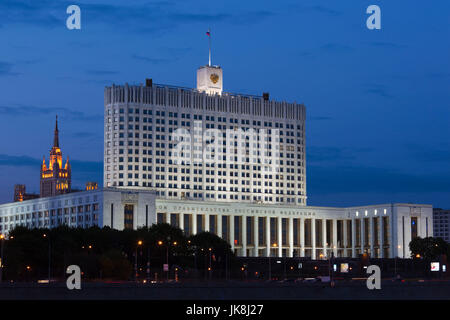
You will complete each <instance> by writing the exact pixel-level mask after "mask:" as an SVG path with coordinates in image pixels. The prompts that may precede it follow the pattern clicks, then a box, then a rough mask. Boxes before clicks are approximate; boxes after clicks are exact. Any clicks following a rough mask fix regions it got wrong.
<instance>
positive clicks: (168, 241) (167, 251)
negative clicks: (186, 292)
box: [158, 238, 177, 281]
mask: <svg viewBox="0 0 450 320" xmlns="http://www.w3.org/2000/svg"><path fill="white" fill-rule="evenodd" d="M163 244H164V243H163V242H162V241H161V240H160V241H158V245H159V246H162V245H163ZM169 245H170V238H169V239H168V240H167V245H166V266H167V281H169ZM173 245H174V246H176V245H177V242H176V241H174V242H173ZM163 271H164V270H163Z"/></svg>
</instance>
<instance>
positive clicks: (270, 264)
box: [269, 243, 277, 281]
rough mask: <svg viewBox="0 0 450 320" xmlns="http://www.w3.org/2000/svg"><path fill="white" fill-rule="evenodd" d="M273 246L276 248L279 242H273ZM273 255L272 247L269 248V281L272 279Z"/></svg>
mask: <svg viewBox="0 0 450 320" xmlns="http://www.w3.org/2000/svg"><path fill="white" fill-rule="evenodd" d="M272 247H274V248H276V247H277V244H276V243H274V244H272ZM271 256H272V249H270V250H269V281H270V280H272V263H271V259H270V257H271Z"/></svg>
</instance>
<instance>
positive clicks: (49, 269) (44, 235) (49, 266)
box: [43, 233, 52, 283]
mask: <svg viewBox="0 0 450 320" xmlns="http://www.w3.org/2000/svg"><path fill="white" fill-rule="evenodd" d="M43 237H44V238H47V241H48V283H50V277H51V265H52V264H51V257H52V251H51V243H50V235H47V234H46V233H44V234H43Z"/></svg>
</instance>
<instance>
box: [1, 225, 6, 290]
mask: <svg viewBox="0 0 450 320" xmlns="http://www.w3.org/2000/svg"><path fill="white" fill-rule="evenodd" d="M0 240H1V242H2V247H1V249H0V250H1V253H0V283H1V282H2V280H3V265H4V262H3V246H4V242H5V236H4V235H3V234H0Z"/></svg>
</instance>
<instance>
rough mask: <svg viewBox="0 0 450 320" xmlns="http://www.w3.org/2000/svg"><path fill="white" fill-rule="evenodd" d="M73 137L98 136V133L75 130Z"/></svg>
mask: <svg viewBox="0 0 450 320" xmlns="http://www.w3.org/2000/svg"><path fill="white" fill-rule="evenodd" d="M72 137H74V138H77V139H87V138H94V137H98V135H97V134H96V133H94V132H86V131H84V132H75V133H74V134H72Z"/></svg>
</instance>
